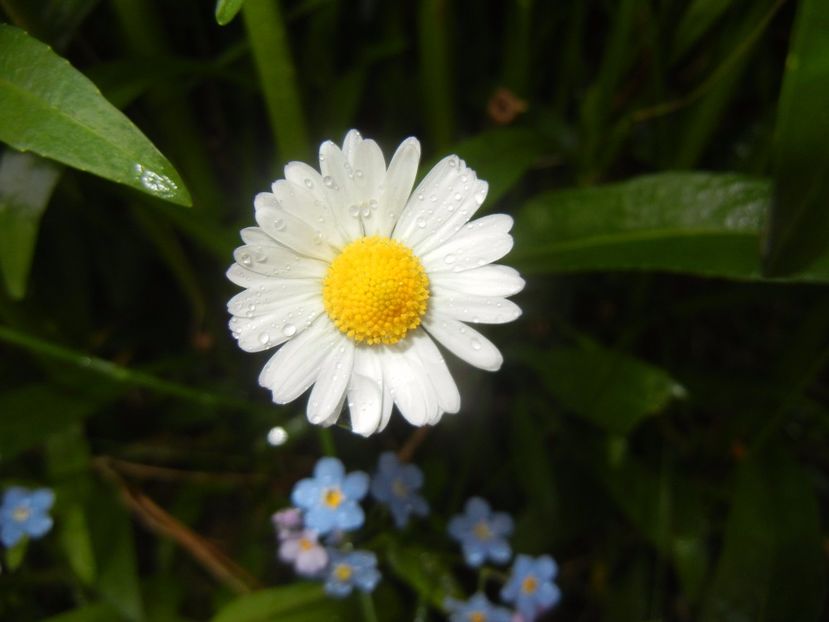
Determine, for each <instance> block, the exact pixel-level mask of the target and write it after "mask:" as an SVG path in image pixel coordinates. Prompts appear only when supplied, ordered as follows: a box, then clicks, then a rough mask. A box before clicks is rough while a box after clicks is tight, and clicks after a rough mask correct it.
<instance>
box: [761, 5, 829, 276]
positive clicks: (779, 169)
mask: <svg viewBox="0 0 829 622" xmlns="http://www.w3.org/2000/svg"><path fill="white" fill-rule="evenodd" d="M776 132H777V135H776V145H775V147H776V154H775V157H776V166H775V174H774V180H775V189H774V202H773V204H772V210H771V227H770V229H769V232H768V234H769V235H768V244H767V255H766V260H767V267H768V270H769V273H770V274H775V275H780V274H789V273H791V272H793V271H795V270H798V269H802V268H803V267H805V266H808V265H810V264H811V263H812V262H814V260H815V259H816V258H818V257H821V256H824V257H825V256H826V255H827V254H829V253H827V249H829V208H827V206H829V149H827V148H826V137H827V136H829V2H826V0H803V1H802V2H800V3H799V5H798V14H797V18H796V20H795V29H794V36H793V41H792V44H791V48H790V49H789V56H788V58H787V60H786V73H785V75H784V78H783V91H782V93H781V96H780V109H779V111H778V114H777V129H776Z"/></svg>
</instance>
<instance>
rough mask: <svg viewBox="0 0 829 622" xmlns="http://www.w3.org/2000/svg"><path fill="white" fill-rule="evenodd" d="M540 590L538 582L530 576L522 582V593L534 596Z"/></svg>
mask: <svg viewBox="0 0 829 622" xmlns="http://www.w3.org/2000/svg"><path fill="white" fill-rule="evenodd" d="M537 589H538V580H537V579H536V578H535V577H534V576H532V575H530V576H528V577H525V578H524V580H523V581H522V582H521V591H522V592H524V593H525V594H532V593H533V592H535V591H536V590H537Z"/></svg>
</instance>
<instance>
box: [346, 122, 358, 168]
mask: <svg viewBox="0 0 829 622" xmlns="http://www.w3.org/2000/svg"><path fill="white" fill-rule="evenodd" d="M361 142H363V136H362V135H361V134H360V132H358V131H357V130H348V133H347V134H346V135H345V140H344V141H343V154H345V157H346V159H347V160H348V161H349V162H350V163H351V165H352V166H354V154H355V153H356V152H357V146H358V145H359V144H360V143H361Z"/></svg>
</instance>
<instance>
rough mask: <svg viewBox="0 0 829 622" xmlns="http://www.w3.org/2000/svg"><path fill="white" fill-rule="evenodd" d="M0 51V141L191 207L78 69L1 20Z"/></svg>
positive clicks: (155, 155)
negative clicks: (0, 52) (0, 51)
mask: <svg viewBox="0 0 829 622" xmlns="http://www.w3.org/2000/svg"><path fill="white" fill-rule="evenodd" d="M0 50H3V54H2V55H0V140H2V141H4V142H6V143H9V144H10V145H12V146H13V147H15V148H16V149H19V150H21V151H34V152H35V153H37V154H39V155H42V156H44V157H47V158H51V159H53V160H57V161H59V162H63V163H64V164H66V165H68V166H71V167H73V168H78V169H81V170H84V171H88V172H90V173H93V174H95V175H99V176H100V177H104V178H105V179H109V180H111V181H114V182H117V183H121V184H125V185H128V186H132V187H133V188H137V189H138V190H141V191H142V192H146V193H148V194H151V195H153V196H155V197H158V198H160V199H164V200H167V201H171V202H173V203H178V204H180V205H190V195H189V193H188V192H187V189H186V188H185V187H184V183H183V182H182V181H181V178H180V177H179V175H178V173H177V172H176V171H175V169H174V168H173V167H172V165H171V164H170V163H169V162H168V161H167V159H166V158H165V157H164V156H163V155H161V153H160V152H159V151H158V150H157V149H156V148H155V147H154V146H153V144H152V143H151V142H150V141H149V140H148V139H147V137H146V136H144V135H143V134H142V133H141V131H140V130H139V129H138V128H137V127H135V125H133V123H132V122H131V121H130V120H129V119H128V118H127V117H126V116H124V115H123V113H121V112H119V111H118V110H117V109H116V108H115V107H114V106H112V105H111V104H110V103H109V102H108V101H107V100H106V99H104V98H103V96H102V95H101V93H100V91H98V89H97V88H96V87H95V85H94V84H93V83H92V82H91V81H90V80H88V79H87V78H86V77H85V76H84V75H83V74H81V73H80V72H79V71H77V70H76V69H74V68H73V67H72V66H71V65H69V63H67V62H66V61H65V60H64V59H62V58H61V57H60V56H58V55H57V54H55V53H54V52H53V51H52V50H51V49H50V48H49V47H48V46H46V45H44V44H43V43H41V42H39V41H37V40H36V39H33V38H32V37H30V36H28V35H27V34H26V33H25V32H23V31H22V30H19V29H17V28H14V27H13V26H9V25H6V24H0Z"/></svg>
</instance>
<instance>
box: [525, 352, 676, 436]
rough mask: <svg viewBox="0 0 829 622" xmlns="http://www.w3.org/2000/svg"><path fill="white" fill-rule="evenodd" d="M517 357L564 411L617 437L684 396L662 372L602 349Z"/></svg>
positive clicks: (618, 353)
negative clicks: (580, 417) (540, 380)
mask: <svg viewBox="0 0 829 622" xmlns="http://www.w3.org/2000/svg"><path fill="white" fill-rule="evenodd" d="M519 356H520V357H521V358H523V359H524V360H525V361H526V362H527V363H528V364H529V365H530V366H531V367H534V368H535V369H536V371H537V372H538V374H539V375H540V376H541V379H542V381H543V382H544V385H545V386H546V387H547V389H549V391H550V392H551V393H552V394H553V395H554V396H555V397H556V399H557V400H558V401H559V402H561V404H562V405H563V406H564V407H565V408H567V409H568V410H570V411H572V412H573V413H575V414H577V415H580V416H582V417H585V418H587V419H590V420H591V421H593V422H594V423H596V424H597V425H599V426H601V427H602V428H604V429H605V430H608V431H610V432H614V433H617V434H627V433H628V432H630V431H631V430H632V429H633V428H634V427H635V426H636V425H637V424H639V423H640V422H641V421H642V420H643V419H644V418H645V417H648V416H651V415H655V414H658V413H659V412H661V411H662V410H664V409H665V408H666V407H667V405H668V404H669V403H670V401H671V400H672V399H674V398H677V397H683V396H684V395H685V389H684V388H683V387H682V385H680V384H679V383H678V382H677V381H676V380H674V379H673V378H672V377H671V376H670V375H669V374H668V373H667V372H665V371H664V370H662V369H660V368H658V367H655V366H653V365H650V364H648V363H645V362H643V361H640V360H639V359H636V358H633V357H631V356H628V355H626V354H622V353H620V352H614V351H612V350H606V349H604V348H599V347H590V348H586V349H579V348H559V349H555V350H552V351H550V352H542V351H538V350H526V351H523V352H520V353H519Z"/></svg>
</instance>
